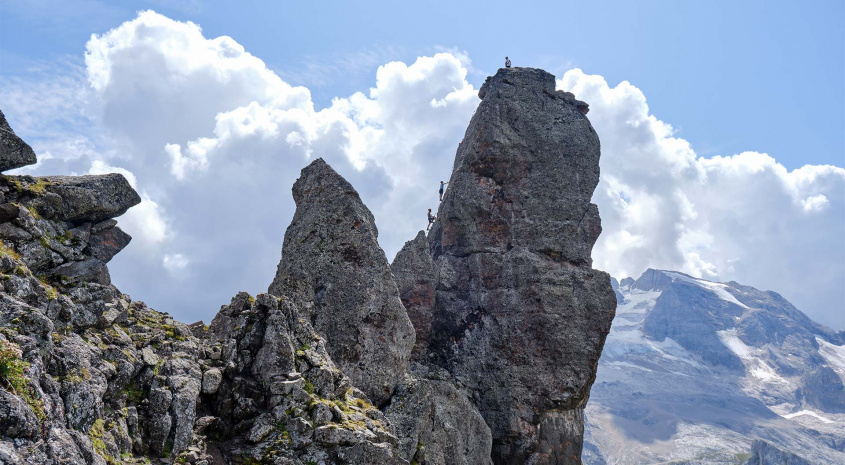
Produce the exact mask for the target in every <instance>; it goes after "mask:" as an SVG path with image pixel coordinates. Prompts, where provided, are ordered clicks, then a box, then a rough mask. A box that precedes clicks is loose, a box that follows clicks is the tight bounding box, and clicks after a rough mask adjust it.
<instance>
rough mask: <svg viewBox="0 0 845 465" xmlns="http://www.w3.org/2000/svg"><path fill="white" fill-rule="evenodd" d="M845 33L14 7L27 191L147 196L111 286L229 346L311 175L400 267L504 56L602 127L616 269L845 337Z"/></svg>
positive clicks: (597, 15)
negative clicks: (748, 296)
mask: <svg viewBox="0 0 845 465" xmlns="http://www.w3.org/2000/svg"><path fill="white" fill-rule="evenodd" d="M808 5H809V6H808ZM147 10H154V12H153V11H147ZM844 16H845V11H844V9H843V2H841V1H817V2H812V3H809V4H807V3H803V4H802V3H798V2H777V3H775V2H749V1H743V2H706V3H705V2H692V1H654V2H566V3H561V2H547V3H540V2H535V3H533V4H532V6H531V7H524V6H520V7H516V6H515V5H514V4H513V3H497V2H484V3H475V4H465V3H464V2H452V3H449V2H425V3H423V2H418V3H408V4H403V5H401V6H397V4H396V2H380V3H375V2H370V3H361V2H357V3H353V4H347V3H341V2H320V3H315V2H310V3H309V2H278V1H272V2H271V1H266V2H264V1H250V2H218V1H201V0H194V1H179V2H177V1H170V0H151V1H146V2H128V1H121V2H101V1H98V0H76V1H61V2H58V1H43V0H32V1H19V0H5V1H4V0H0V108H2V110H3V111H4V113H5V114H6V116H7V118H8V120H9V122H10V124H11V125H12V127H13V128H14V129H15V131H16V132H17V133H18V134H20V135H21V136H22V137H23V138H24V139H25V140H27V141H28V142H29V143H30V144H32V146H33V148H34V149H35V150H36V152H37V154H38V156H39V163H38V164H37V165H35V166H32V167H25V168H23V169H21V170H19V172H20V173H26V174H33V175H44V174H84V173H92V174H95V173H104V172H120V173H123V174H124V175H126V176H127V177H128V178H129V179H130V181H131V182H132V183H134V185H135V187H136V189H137V190H138V192H139V193H140V194H141V196H142V198H143V201H142V203H141V204H140V205H138V206H136V207H134V208H133V209H131V210H130V211H129V212H128V213H127V214H126V215H124V216H123V217H121V218H120V220H119V222H120V225H121V227H122V228H124V229H125V230H126V231H127V232H129V233H130V234H131V235H132V237H133V241H132V243H131V244H130V245H129V247H127V248H126V250H124V251H123V252H122V253H121V254H119V255H118V256H117V257H116V258H115V259H114V260H112V261H111V262H110V263H109V268H110V271H111V274H112V277H113V280H114V282H115V284H116V285H117V286H118V287H119V288H120V289H121V290H122V291H123V292H127V293H129V294H131V295H133V296H135V297H136V298H140V299H143V300H145V301H146V302H147V303H149V304H150V305H151V306H152V307H154V308H156V309H159V310H162V311H168V312H170V313H172V314H173V315H174V316H176V317H177V318H179V319H181V320H183V321H196V320H198V319H204V320H206V321H208V320H210V318H211V317H213V315H214V313H215V311H216V310H217V308H219V306H220V305H221V304H224V303H226V302H227V301H228V300H229V299H230V298H231V296H232V295H234V294H235V293H236V292H238V291H241V290H245V291H248V292H251V293H253V294H254V293H257V292H262V291H264V290H266V286H267V284H269V282H270V280H271V279H272V276H273V274H274V272H275V269H276V264H277V263H278V260H279V251H280V249H281V243H282V238H283V235H284V230H285V228H286V227H287V225H288V224H289V222H290V219H291V217H292V214H293V209H294V205H293V202H292V200H291V197H290V186H291V185H292V184H293V182H294V180H295V179H296V177H297V176H298V173H299V170H300V169H301V168H302V167H303V166H304V165H305V164H306V163H308V162H309V161H310V160H311V159H313V158H314V157H317V156H320V157H323V158H324V159H326V160H327V161H328V162H329V163H330V164H331V165H332V166H333V167H335V168H336V169H337V170H338V171H339V172H340V173H341V174H342V175H343V176H345V177H346V178H347V179H349V181H350V182H351V183H352V184H353V185H354V186H355V187H356V188H357V189H358V190H359V192H360V194H361V197H362V199H364V201H365V203H366V204H367V205H368V207H369V208H370V209H371V210H372V211H373V213H374V216H375V218H376V222H377V224H378V227H379V232H380V235H379V243H380V244H381V246H382V247H383V248H384V250H385V252H386V255H387V256H388V258H389V259H390V258H392V257H393V256H394V255H395V253H396V252H397V251H398V249H399V248H400V247H401V246H402V244H403V243H404V241H406V240H408V239H410V238H412V237H414V235H415V234H416V232H417V231H418V230H419V229H421V228H424V227H425V222H426V220H425V211H426V209H427V208H431V207H436V205H437V186H438V181H439V180H441V179H448V177H449V169H450V167H451V166H452V161H453V157H454V150H455V147H456V145H457V141H459V140H460V139H461V137H462V135H463V134H464V131H465V129H466V126H467V123H468V121H469V119H470V117H471V115H472V114H473V111H474V109H475V107H476V106H477V104H478V98H477V89H478V87H480V85H481V83H482V82H483V80H484V79H485V77H486V76H488V75H490V74H493V73H494V72H495V71H496V69H497V68H498V67H500V66H501V65H502V64H503V61H504V56H505V55H508V56H510V57H511V58H512V60H513V63H514V65H516V66H532V67H540V68H544V69H546V70H548V71H550V72H552V73H553V74H555V75H556V76H557V77H558V82H557V85H558V88H561V89H564V90H568V91H571V92H574V93H575V95H576V96H577V97H578V98H580V99H583V100H585V101H587V102H588V103H589V104H590V107H591V111H590V113H589V114H588V118H589V119H590V121H591V123H592V124H593V126H594V128H595V129H596V131H597V132H598V134H599V136H600V138H601V141H602V160H601V175H602V176H601V182H600V183H599V186H598V188H597V189H596V191H595V193H594V196H593V201H594V202H595V203H596V204H597V205H598V206H599V209H600V212H601V216H602V225H603V233H602V235H601V237H600V238H599V241H598V242H597V244H596V246H595V247H594V249H593V257H594V259H595V261H594V265H595V266H596V267H597V268H600V269H604V270H606V271H608V272H610V273H611V274H612V275H614V276H616V277H618V278H624V277H626V276H634V277H636V276H639V274H640V273H642V272H643V271H644V270H645V269H646V268H649V267H651V268H659V269H670V270H677V271H682V272H685V273H688V274H691V275H694V276H697V277H702V278H705V279H709V280H713V281H729V280H735V281H737V282H740V283H743V284H746V285H751V286H754V287H757V288H759V289H772V290H775V291H778V292H780V293H781V294H783V295H784V296H785V297H786V298H788V299H790V300H791V301H792V302H793V303H795V304H796V305H797V306H798V307H799V308H800V309H801V310H803V311H805V312H806V313H807V314H808V315H810V316H811V317H813V318H814V319H816V320H817V321H820V322H822V323H825V324H827V325H830V326H832V327H834V328H837V329H843V328H845V312H843V311H842V309H843V308H845V286H843V285H842V284H843V282H845V241H843V240H842V237H845V159H843V157H845V140H844V138H845V136H843V132H845V116H843V113H845V96H843V88H845V85H843V83H845V62H844V60H845V21H843V19H844V18H843V17H844ZM197 25H199V27H201V28H202V29H201V30H200V29H199V28H198V27H197ZM227 37H228V38H227ZM86 52H87V53H88V55H86ZM292 86H293V87H292ZM297 86H299V87H297ZM808 269H812V270H813V272H812V273H809V272H807V270H808Z"/></svg>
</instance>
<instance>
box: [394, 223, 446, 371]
mask: <svg viewBox="0 0 845 465" xmlns="http://www.w3.org/2000/svg"><path fill="white" fill-rule="evenodd" d="M390 269H391V270H392V271H393V276H394V277H395V278H396V284H397V285H398V286H399V298H401V299H402V303H403V304H404V305H405V309H406V310H407V312H408V317H409V318H410V319H411V322H412V323H413V324H414V330H415V331H416V336H417V341H416V344H415V345H414V350H413V352H412V353H411V359H412V360H414V361H425V359H426V357H427V353H428V339H429V336H430V332H431V316H432V313H433V309H434V282H435V274H434V260H432V258H431V252H429V250H428V240H427V239H426V237H425V233H424V232H422V231H420V232H419V233H418V234H417V237H415V238H414V240H412V241H408V242H406V243H405V246H404V247H402V250H400V251H399V253H397V254H396V258H394V259H393V263H391V264H390Z"/></svg>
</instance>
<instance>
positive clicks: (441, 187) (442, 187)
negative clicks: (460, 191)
mask: <svg viewBox="0 0 845 465" xmlns="http://www.w3.org/2000/svg"><path fill="white" fill-rule="evenodd" d="M446 184H449V183H448V182H443V181H440V201H441V202H442V201H443V189H445V188H446Z"/></svg>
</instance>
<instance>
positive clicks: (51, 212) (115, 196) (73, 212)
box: [33, 173, 141, 223]
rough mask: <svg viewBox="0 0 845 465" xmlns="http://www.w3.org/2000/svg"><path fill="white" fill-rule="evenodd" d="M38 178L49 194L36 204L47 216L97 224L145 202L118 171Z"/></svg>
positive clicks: (46, 193)
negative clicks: (142, 201)
mask: <svg viewBox="0 0 845 465" xmlns="http://www.w3.org/2000/svg"><path fill="white" fill-rule="evenodd" d="M37 179H38V181H39V182H40V183H42V184H43V190H44V191H45V194H44V195H43V196H41V197H40V198H39V199H37V200H36V201H35V202H33V203H34V204H35V205H36V208H37V209H38V211H39V213H41V215H42V216H44V217H45V218H50V219H55V220H61V221H69V222H75V223H81V222H91V223H96V222H100V221H103V220H107V219H109V218H114V217H117V216H120V215H122V214H124V213H126V211H127V210H129V208H131V207H133V206H135V205H138V204H139V203H141V197H140V196H139V195H138V193H137V192H135V189H133V188H132V186H131V185H129V181H127V180H126V178H125V177H123V175H122V174H118V173H110V174H92V175H86V176H44V177H40V178H37ZM51 194H52V195H51Z"/></svg>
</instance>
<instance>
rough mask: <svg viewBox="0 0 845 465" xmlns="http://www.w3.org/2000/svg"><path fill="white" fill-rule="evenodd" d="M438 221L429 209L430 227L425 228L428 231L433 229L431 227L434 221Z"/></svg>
mask: <svg viewBox="0 0 845 465" xmlns="http://www.w3.org/2000/svg"><path fill="white" fill-rule="evenodd" d="M436 219H437V218H435V217H434V215H432V214H431V209H430V208H429V209H428V226H426V227H425V230H426V231H428V229H429V228H431V225H432V224H433V223H434V220H436Z"/></svg>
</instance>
